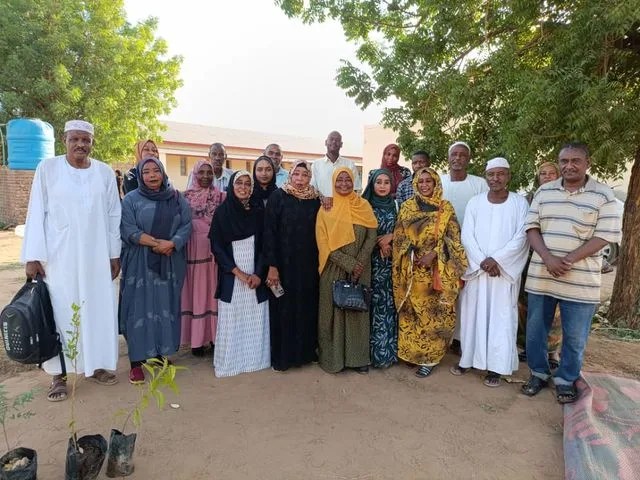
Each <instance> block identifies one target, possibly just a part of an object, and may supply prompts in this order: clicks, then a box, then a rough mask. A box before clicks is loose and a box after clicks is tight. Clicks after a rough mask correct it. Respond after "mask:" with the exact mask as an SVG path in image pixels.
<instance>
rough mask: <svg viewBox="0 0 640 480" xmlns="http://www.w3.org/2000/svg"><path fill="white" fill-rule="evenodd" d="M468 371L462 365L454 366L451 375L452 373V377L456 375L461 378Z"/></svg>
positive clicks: (450, 370) (450, 371)
mask: <svg viewBox="0 0 640 480" xmlns="http://www.w3.org/2000/svg"><path fill="white" fill-rule="evenodd" d="M468 371H469V369H468V368H464V367H461V366H460V364H457V365H454V366H453V367H451V368H450V369H449V373H451V375H455V376H456V377H459V376H460V375H464V374H465V373H467V372H468Z"/></svg>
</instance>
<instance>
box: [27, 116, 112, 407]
mask: <svg viewBox="0 0 640 480" xmlns="http://www.w3.org/2000/svg"><path fill="white" fill-rule="evenodd" d="M93 131H94V129H93V125H91V124H90V123H88V122H85V121H82V120H72V121H69V122H67V123H66V124H65V128H64V136H63V141H64V144H65V147H66V154H65V155H60V156H57V157H53V158H49V159H46V160H43V161H42V162H41V163H40V164H39V165H38V167H37V169H36V173H35V177H34V179H33V184H32V187H31V197H30V200H29V209H28V212H27V221H26V227H25V237H24V242H23V246H22V256H21V258H22V261H23V262H24V263H25V264H26V275H27V277H28V278H36V277H38V276H39V277H41V278H43V279H44V281H45V282H46V284H47V287H48V289H49V295H50V297H51V305H52V307H53V316H54V319H55V324H56V327H57V330H58V333H59V334H60V337H61V340H62V345H63V349H65V352H66V348H67V346H68V345H67V341H68V339H69V333H68V332H69V331H73V326H72V324H71V319H72V316H73V310H72V305H73V304H76V305H78V306H79V307H80V310H79V314H80V327H79V340H78V345H77V349H78V356H77V359H76V360H75V361H74V362H72V361H71V360H70V359H69V358H68V357H67V358H66V362H65V363H66V369H67V371H71V372H73V373H77V374H84V375H85V376H86V377H87V378H88V379H90V380H92V381H94V382H96V383H99V384H101V385H113V384H115V383H116V382H117V379H116V377H115V375H114V374H113V373H110V372H109V371H108V370H115V369H116V363H117V360H118V324H117V307H116V296H115V285H114V282H113V280H114V279H115V278H116V277H117V276H118V274H119V272H120V259H119V257H120V247H121V243H120V197H119V195H118V189H117V184H116V181H115V178H114V173H113V170H112V169H111V168H110V167H109V166H108V165H106V164H105V163H103V162H100V161H98V160H95V159H93V158H90V157H89V154H90V153H91V148H92V146H93ZM74 363H75V367H76V368H75V371H74V369H73V367H74ZM43 368H44V370H45V371H46V372H47V373H49V374H50V375H53V381H52V383H51V387H50V388H49V391H48V393H47V399H48V400H49V401H52V402H59V401H62V400H65V399H66V398H67V386H66V376H65V375H64V367H63V366H62V364H61V361H60V358H59V357H58V356H56V357H53V358H51V359H50V360H47V361H46V362H44V364H43Z"/></svg>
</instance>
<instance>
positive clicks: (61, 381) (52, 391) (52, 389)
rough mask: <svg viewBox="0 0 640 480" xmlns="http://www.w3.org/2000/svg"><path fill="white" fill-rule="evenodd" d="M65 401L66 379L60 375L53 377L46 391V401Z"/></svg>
mask: <svg viewBox="0 0 640 480" xmlns="http://www.w3.org/2000/svg"><path fill="white" fill-rule="evenodd" d="M66 399H67V379H66V378H65V377H63V376H62V375H55V376H54V377H53V380H52V381H51V385H50V386H49V390H48V391H47V400H49V401H50V402H62V401H63V400H66Z"/></svg>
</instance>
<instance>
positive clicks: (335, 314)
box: [318, 225, 376, 373]
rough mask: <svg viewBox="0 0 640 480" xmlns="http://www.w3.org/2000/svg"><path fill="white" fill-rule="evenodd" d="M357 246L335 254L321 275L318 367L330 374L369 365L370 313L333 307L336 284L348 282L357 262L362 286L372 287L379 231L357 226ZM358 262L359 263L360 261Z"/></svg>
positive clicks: (330, 257) (355, 229)
mask: <svg viewBox="0 0 640 480" xmlns="http://www.w3.org/2000/svg"><path fill="white" fill-rule="evenodd" d="M353 230H354V233H355V236H356V239H355V241H354V242H352V243H350V244H348V245H345V246H343V247H340V248H339V249H338V250H336V251H335V252H331V254H330V255H329V260H328V261H327V265H326V266H325V268H324V270H323V271H322V274H321V275H320V301H319V309H318V363H319V364H320V366H321V367H322V369H323V370H324V371H326V372H329V373H337V372H339V371H341V370H343V369H344V368H345V367H364V366H367V365H369V331H370V324H369V313H368V312H356V311H352V310H341V309H339V308H336V307H334V306H333V289H332V286H333V281H334V280H346V279H347V277H348V276H349V274H350V273H347V272H351V271H352V270H353V267H354V265H355V263H356V261H360V262H361V263H362V264H363V265H364V271H363V273H362V276H361V277H360V283H361V284H363V285H367V286H369V285H370V283H371V278H370V276H371V263H370V262H371V252H372V251H373V247H374V245H375V243H376V230H375V228H365V227H363V226H361V225H354V226H353ZM356 259H357V260H356Z"/></svg>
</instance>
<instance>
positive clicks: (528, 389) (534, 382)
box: [520, 375, 549, 397]
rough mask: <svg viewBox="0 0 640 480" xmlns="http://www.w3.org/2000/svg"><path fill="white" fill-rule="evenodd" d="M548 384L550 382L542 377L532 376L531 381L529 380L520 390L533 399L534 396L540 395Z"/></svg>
mask: <svg viewBox="0 0 640 480" xmlns="http://www.w3.org/2000/svg"><path fill="white" fill-rule="evenodd" d="M548 384H549V382H548V381H547V380H543V379H541V378H540V377H536V376H535V375H531V376H530V377H529V380H527V383H525V384H524V385H522V388H521V389H520V390H521V391H522V393H523V394H525V395H526V396H527V397H533V396H534V395H537V394H538V393H540V390H542V389H543V388H545V387H546V386H547V385H548Z"/></svg>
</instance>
